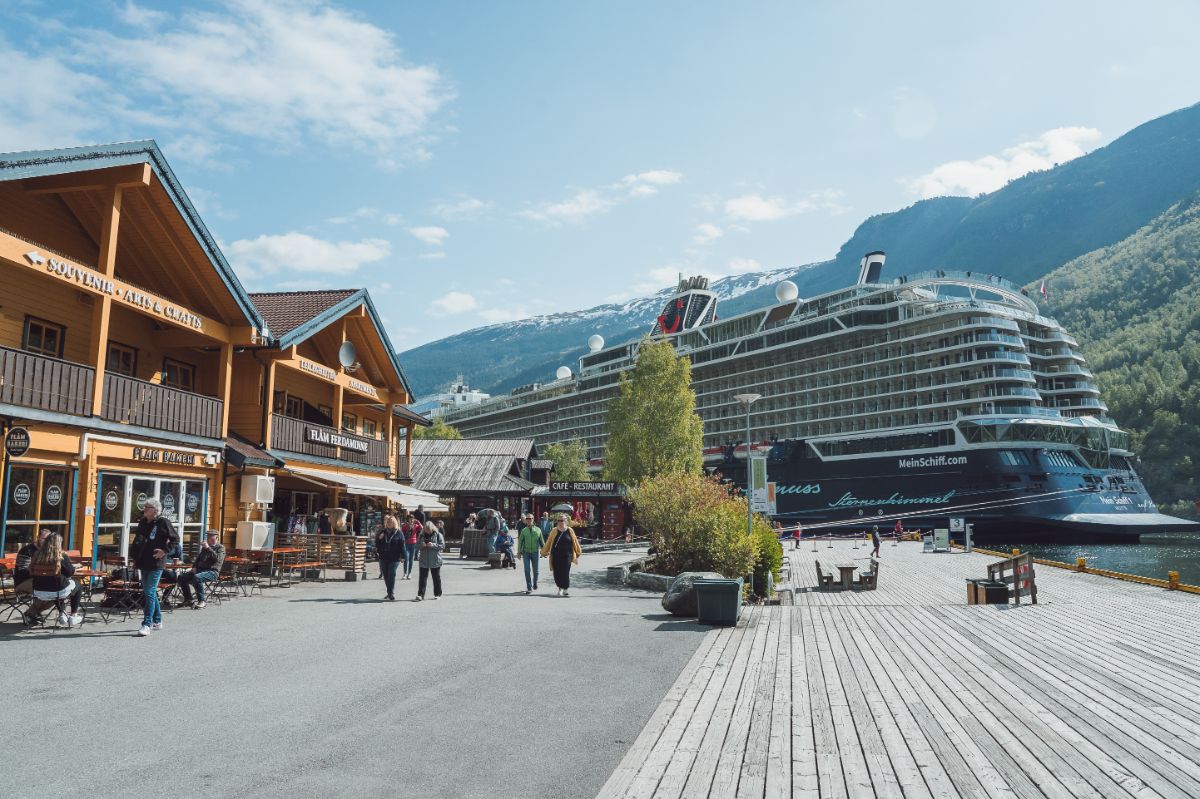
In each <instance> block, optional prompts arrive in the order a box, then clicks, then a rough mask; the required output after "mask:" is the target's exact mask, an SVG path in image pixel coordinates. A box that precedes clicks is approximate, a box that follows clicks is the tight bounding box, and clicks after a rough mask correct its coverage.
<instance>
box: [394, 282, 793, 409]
mask: <svg viewBox="0 0 1200 799" xmlns="http://www.w3.org/2000/svg"><path fill="white" fill-rule="evenodd" d="M811 268H812V266H811V265H810V266H801V267H791V268H787V269H777V270H774V271H771V272H755V273H752V274H746V275H736V276H733V277H727V278H722V279H721V280H718V281H716V282H714V283H712V284H711V285H710V286H709V287H710V288H711V289H712V290H713V291H715V292H716V293H717V296H718V297H719V298H720V300H719V301H718V305H717V313H718V314H719V315H720V316H733V315H736V314H738V313H742V312H744V311H748V310H751V309H753V308H760V307H762V306H763V305H766V304H768V303H769V302H773V301H774V297H775V295H774V291H775V284H777V283H779V282H780V281H781V280H787V279H796V276H797V275H799V274H801V273H802V272H804V271H806V270H807V269H811ZM674 291H675V289H674V287H672V288H669V289H663V290H662V291H659V292H657V293H656V294H652V295H650V296H649V297H639V298H637V299H633V300H629V301H627V302H623V303H608V304H606V305H598V306H596V307H595V308H589V309H587V310H584V311H570V312H562V313H554V314H547V315H545V316H535V317H532V318H530V319H520V320H517V321H515V322H504V323H501V324H496V325H488V326H487V327H479V328H476V329H474V330H468V331H467V332H465V333H459V334H457V335H454V336H450V337H448V338H444V339H441V340H439V341H434V342H431V343H429V344H424V345H422V346H420V347H417V348H416V349H412V350H409V351H408V352H405V353H402V354H401V355H400V358H401V363H403V364H404V371H405V373H406V374H407V375H408V379H409V381H410V382H412V384H413V386H414V389H415V390H416V392H417V396H422V395H424V394H429V393H432V392H433V391H436V390H437V389H438V388H439V387H441V386H443V385H445V384H448V383H449V382H450V380H451V379H453V378H454V376H455V374H456V373H461V374H463V375H465V376H466V377H467V379H468V382H469V383H470V384H471V386H472V387H473V388H478V389H480V390H482V391H489V392H491V393H493V394H495V393H502V392H506V391H509V390H511V389H513V388H515V387H517V386H522V385H526V384H528V383H537V382H546V381H547V380H552V379H554V371H555V370H556V369H557V368H558V367H560V366H569V367H571V369H572V370H574V369H576V368H578V362H579V357H580V356H582V355H584V354H586V353H587V340H588V337H589V336H591V335H593V334H595V333H599V334H600V335H601V336H604V338H605V340H606V341H608V342H609V343H613V344H615V343H618V342H621V341H625V340H627V339H631V338H637V337H638V336H639V335H641V334H642V333H649V332H650V328H651V326H652V325H653V323H654V320H655V319H656V318H657V317H658V315H659V314H660V313H661V312H662V309H663V306H664V305H665V304H666V302H667V300H668V299H669V298H670V296H671V295H672V294H673V293H674Z"/></svg>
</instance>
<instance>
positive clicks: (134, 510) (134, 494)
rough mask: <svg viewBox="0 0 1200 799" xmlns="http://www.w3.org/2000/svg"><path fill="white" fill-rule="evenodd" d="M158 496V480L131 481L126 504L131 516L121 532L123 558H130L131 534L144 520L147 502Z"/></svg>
mask: <svg viewBox="0 0 1200 799" xmlns="http://www.w3.org/2000/svg"><path fill="white" fill-rule="evenodd" d="M157 495H158V481H157V480H155V479H153V478H147V477H133V478H130V479H129V501H128V502H126V503H125V506H126V507H127V508H128V509H129V515H128V517H127V518H126V520H125V527H124V528H123V529H122V530H121V557H123V558H127V557H129V534H130V533H131V532H133V531H134V530H136V529H137V525H138V522H139V521H141V518H142V510H143V509H145V507H146V500H148V499H150V498H152V497H155V496H157Z"/></svg>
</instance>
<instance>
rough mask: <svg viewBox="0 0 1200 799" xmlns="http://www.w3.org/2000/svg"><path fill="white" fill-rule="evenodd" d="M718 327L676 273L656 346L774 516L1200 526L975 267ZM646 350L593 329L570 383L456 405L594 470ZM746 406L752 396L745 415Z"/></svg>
mask: <svg viewBox="0 0 1200 799" xmlns="http://www.w3.org/2000/svg"><path fill="white" fill-rule="evenodd" d="M884 263H885V255H884V253H882V252H873V253H869V254H868V255H866V256H865V257H864V258H863V259H862V261H861V263H860V265H859V273H858V279H857V281H856V282H855V283H854V285H851V286H849V287H848V288H844V289H841V290H838V291H833V292H830V293H826V294H822V295H820V296H817V297H813V298H811V299H803V298H801V297H799V296H798V291H797V288H796V286H795V284H793V283H791V282H790V281H784V282H782V283H780V284H779V285H778V286H777V287H776V291H775V298H776V302H775V304H773V305H771V306H770V307H767V308H762V309H759V310H756V311H752V312H750V313H744V314H741V315H738V316H733V317H730V318H727V319H725V318H718V317H717V299H718V298H717V296H716V294H715V293H714V292H713V291H711V290H710V289H709V287H708V281H707V280H706V279H705V278H702V277H693V278H686V279H684V278H682V277H681V279H680V282H679V285H678V289H677V291H676V292H675V294H674V295H673V296H671V298H670V299H669V300H668V301H667V303H666V304H665V307H664V308H663V311H662V313H661V314H660V315H659V316H658V317H657V319H656V320H655V322H654V325H653V330H652V331H651V335H652V336H655V337H663V336H665V337H666V338H668V339H669V340H670V341H671V342H672V344H673V345H674V347H675V350H676V352H678V353H679V354H681V355H686V356H687V357H688V358H690V360H691V363H692V380H693V383H692V387H693V389H694V390H695V393H696V411H697V413H698V414H699V415H700V417H701V418H702V419H703V421H704V455H705V464H706V467H707V468H709V469H711V470H714V471H719V472H720V473H721V474H722V475H723V476H725V477H726V478H729V479H732V480H734V481H736V482H737V483H739V484H740V485H743V486H744V485H745V474H746V468H745V464H746V456H747V454H748V453H749V452H750V451H753V452H754V454H755V455H758V454H760V453H765V454H766V455H767V459H768V460H767V463H768V479H769V480H771V481H772V482H774V483H775V484H776V510H777V518H779V519H780V520H782V521H784V522H785V523H795V522H799V523H801V524H802V525H804V526H806V527H808V526H813V527H814V528H815V529H832V528H839V527H841V528H851V529H862V528H863V527H864V526H866V525H870V524H880V525H883V524H885V523H886V525H887V527H886V528H885V527H882V526H881V529H889V528H891V527H892V526H893V525H894V523H895V521H896V520H899V521H900V522H901V524H902V525H903V526H904V527H905V528H906V529H913V528H929V527H944V526H946V525H947V523H948V519H949V518H952V517H959V518H963V519H965V520H966V522H967V523H969V524H970V525H971V526H972V528H973V530H974V533H975V536H976V537H977V539H979V540H987V539H992V540H997V539H1003V540H1009V541H1029V540H1037V539H1049V540H1086V541H1097V540H1131V539H1133V540H1136V539H1137V537H1138V536H1139V535H1141V534H1143V533H1148V532H1167V531H1178V530H1194V529H1200V525H1196V524H1194V523H1192V522H1189V521H1187V520H1185V519H1179V518H1175V517H1171V516H1167V515H1165V514H1161V513H1159V512H1158V509H1157V507H1156V506H1155V504H1154V501H1153V500H1152V499H1151V498H1150V496H1149V495H1148V494H1147V492H1146V489H1145V487H1144V486H1143V484H1142V482H1141V480H1140V479H1139V478H1138V474H1137V470H1136V468H1135V467H1136V462H1137V458H1136V456H1135V454H1134V453H1133V452H1132V451H1131V449H1130V436H1129V434H1128V433H1126V432H1124V431H1122V430H1121V429H1119V428H1118V426H1117V425H1116V424H1115V423H1114V422H1113V421H1112V419H1110V418H1109V417H1108V416H1107V407H1106V406H1105V404H1104V401H1103V400H1102V399H1101V397H1100V392H1099V390H1098V389H1097V387H1096V385H1095V383H1094V382H1093V377H1092V374H1091V372H1090V371H1089V370H1088V368H1087V365H1086V362H1085V360H1084V358H1083V356H1082V355H1081V354H1080V351H1079V344H1078V342H1077V341H1076V340H1075V339H1074V338H1072V337H1071V336H1070V335H1069V334H1068V333H1067V332H1066V331H1064V330H1063V329H1062V327H1061V326H1060V325H1059V324H1058V323H1057V322H1056V321H1055V320H1054V319H1052V318H1049V317H1047V316H1043V315H1042V314H1041V313H1040V311H1039V309H1038V306H1037V304H1036V303H1035V302H1034V301H1033V300H1032V299H1031V298H1030V297H1029V296H1028V295H1027V294H1026V292H1025V291H1023V290H1022V289H1021V288H1020V287H1018V286H1016V285H1013V284H1011V283H1010V282H1008V281H1006V280H1004V279H1003V278H1000V277H996V276H993V275H986V274H981V273H978V272H949V271H942V270H938V271H932V272H924V273H920V274H915V275H910V276H904V277H900V278H897V279H893V280H890V281H885V280H884V279H883V267H884ZM639 346H640V341H637V340H635V341H628V342H625V343H623V344H619V345H617V346H609V347H606V346H605V344H604V341H603V339H601V338H600V337H599V336H592V337H591V339H590V340H589V342H588V347H589V350H590V351H589V353H588V354H587V355H585V356H583V357H582V358H580V360H579V367H578V369H577V370H574V371H573V370H571V369H570V368H569V367H566V366H564V367H560V368H559V369H558V373H557V376H556V379H554V380H553V381H550V382H547V383H544V384H533V385H529V386H523V387H520V388H517V389H515V390H513V392H512V393H511V394H510V395H507V396H503V397H493V398H491V399H489V400H487V401H484V402H482V403H479V404H478V405H473V406H469V407H464V408H461V409H455V410H451V411H449V412H448V413H447V414H446V415H445V421H446V422H447V423H448V424H451V425H454V426H455V427H457V428H458V429H459V430H460V431H461V432H462V434H463V435H464V436H466V437H468V438H532V439H534V440H535V441H536V442H537V443H538V444H539V445H545V444H550V443H555V442H564V441H568V440H572V439H579V440H582V441H583V442H585V444H586V445H587V448H588V452H589V457H590V458H591V459H592V461H591V465H592V467H593V469H596V470H598V469H599V468H600V467H602V465H603V456H604V446H605V441H606V438H607V432H606V426H605V424H606V423H605V414H606V408H607V405H608V402H609V400H611V399H612V398H613V397H614V396H615V394H616V392H617V385H618V381H619V379H620V375H621V374H622V373H624V372H627V371H629V370H631V369H632V368H633V365H634V362H635V360H636V357H637V352H638V347H639ZM738 394H758V395H761V397H760V399H758V400H756V401H754V402H753V404H752V405H751V407H750V430H751V433H750V435H749V439H750V442H749V444H748V443H747V440H746V439H747V435H746V432H745V430H746V413H745V409H744V407H743V406H742V405H741V404H740V403H739V401H738V400H737V399H735V395H738Z"/></svg>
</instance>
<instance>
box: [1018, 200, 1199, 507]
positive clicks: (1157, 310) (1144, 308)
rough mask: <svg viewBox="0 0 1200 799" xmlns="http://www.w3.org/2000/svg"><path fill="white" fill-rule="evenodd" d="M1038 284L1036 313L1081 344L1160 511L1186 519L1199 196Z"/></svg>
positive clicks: (1195, 393) (1194, 395) (1194, 421)
mask: <svg viewBox="0 0 1200 799" xmlns="http://www.w3.org/2000/svg"><path fill="white" fill-rule="evenodd" d="M1046 282H1047V292H1048V295H1049V299H1048V303H1047V307H1046V308H1045V310H1044V312H1045V313H1046V314H1047V315H1050V316H1054V317H1055V318H1057V319H1058V321H1059V322H1061V323H1062V324H1063V326H1064V327H1065V328H1066V329H1067V330H1068V331H1069V332H1070V333H1071V334H1072V335H1074V336H1075V337H1076V338H1077V339H1078V340H1079V342H1080V344H1081V346H1082V347H1083V350H1084V353H1085V355H1086V356H1087V359H1088V364H1089V366H1090V367H1091V369H1092V370H1093V371H1094V372H1095V373H1096V379H1097V381H1098V382H1099V384H1100V389H1101V392H1102V396H1103V397H1104V401H1105V402H1106V403H1107V404H1108V406H1109V411H1110V413H1111V415H1112V416H1113V418H1114V419H1116V420H1117V422H1118V423H1120V424H1121V426H1122V427H1124V428H1125V429H1127V430H1129V431H1130V432H1132V433H1133V434H1134V442H1135V443H1134V447H1135V449H1136V450H1137V452H1138V455H1139V456H1140V457H1141V460H1142V465H1141V467H1140V472H1141V474H1142V477H1143V479H1144V480H1145V481H1146V485H1147V487H1148V488H1149V489H1150V495H1151V496H1153V497H1154V498H1155V500H1156V501H1158V502H1159V503H1160V506H1161V508H1162V510H1163V511H1164V512H1167V513H1173V514H1176V515H1186V516H1189V517H1194V516H1195V515H1196V514H1195V512H1194V509H1193V506H1192V501H1193V500H1196V499H1200V192H1196V193H1193V194H1192V195H1191V196H1190V197H1188V198H1187V199H1186V200H1184V201H1182V202H1180V203H1179V204H1177V205H1176V206H1174V207H1173V208H1171V209H1170V210H1168V211H1167V212H1166V213H1164V214H1162V215H1161V216H1159V217H1158V218H1157V219H1155V220H1154V221H1153V222H1151V223H1150V224H1148V225H1146V226H1145V227H1143V228H1142V229H1141V230H1138V231H1137V232H1136V233H1134V234H1133V235H1132V236H1129V237H1128V238H1126V239H1124V240H1123V241H1121V242H1119V243H1117V244H1115V245H1113V246H1111V247H1106V248H1104V249H1100V250H1096V251H1095V252H1091V253H1088V254H1087V255H1084V256H1082V257H1080V258H1076V259H1075V260H1073V261H1071V262H1070V263H1067V264H1065V265H1064V266H1062V267H1061V268H1059V269H1056V270H1054V271H1053V272H1051V273H1050V275H1049V276H1048V277H1047V281H1046ZM1038 285H1040V282H1039V283H1035V284H1031V286H1030V288H1031V291H1030V294H1034V291H1033V289H1034V288H1036V287H1037V286H1038ZM1035 296H1036V295H1035Z"/></svg>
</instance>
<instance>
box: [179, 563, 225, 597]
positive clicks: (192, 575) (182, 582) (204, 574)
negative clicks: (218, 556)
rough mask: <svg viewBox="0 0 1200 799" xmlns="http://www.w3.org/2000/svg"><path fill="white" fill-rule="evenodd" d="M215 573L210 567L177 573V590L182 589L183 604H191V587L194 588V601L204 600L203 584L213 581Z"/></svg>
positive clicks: (215, 576)
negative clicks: (203, 569) (197, 570)
mask: <svg viewBox="0 0 1200 799" xmlns="http://www.w3.org/2000/svg"><path fill="white" fill-rule="evenodd" d="M216 579H217V573H216V572H215V571H213V570H212V569H207V570H205V571H199V572H194V571H186V572H184V573H183V574H181V575H179V590H180V591H183V601H184V603H185V604H188V605H190V604H192V588H193V587H195V589H196V601H197V602H203V601H204V584H205V583H211V582H215V581H216Z"/></svg>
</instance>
